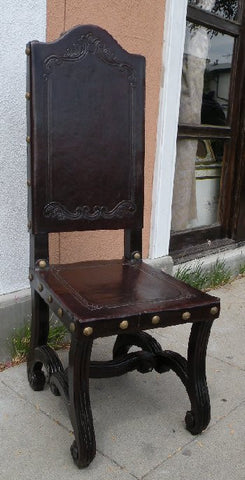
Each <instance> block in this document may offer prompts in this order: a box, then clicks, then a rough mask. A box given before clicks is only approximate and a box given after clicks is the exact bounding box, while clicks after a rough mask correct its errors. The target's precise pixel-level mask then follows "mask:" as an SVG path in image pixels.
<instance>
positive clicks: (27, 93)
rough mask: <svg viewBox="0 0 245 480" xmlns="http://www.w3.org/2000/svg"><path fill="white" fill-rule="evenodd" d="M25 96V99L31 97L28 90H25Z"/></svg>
mask: <svg viewBox="0 0 245 480" xmlns="http://www.w3.org/2000/svg"><path fill="white" fill-rule="evenodd" d="M25 97H26V100H30V98H31V94H30V92H26V94H25Z"/></svg>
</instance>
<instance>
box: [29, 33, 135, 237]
mask: <svg viewBox="0 0 245 480" xmlns="http://www.w3.org/2000/svg"><path fill="white" fill-rule="evenodd" d="M144 75H145V60H144V58H143V57H141V56H139V55H132V54H129V53H127V52H126V51H125V50H123V49H122V48H121V47H120V46H119V45H118V43H117V42H116V41H115V40H114V39H113V38H112V37H111V36H110V35H109V34H108V33H107V32H105V31H104V30H102V29H100V28H99V27H95V26H80V27H77V28H75V29H73V30H72V31H70V32H68V33H66V34H65V35H64V36H63V37H61V38H60V39H59V40H57V41H56V42H53V43H39V42H32V43H31V85H30V88H31V106H30V108H31V116H30V118H31V125H30V136H31V144H30V162H31V168H30V170H31V182H32V184H33V185H34V187H35V188H34V193H33V196H32V219H33V224H32V229H33V230H32V231H33V233H46V232H51V231H70V230H90V229H118V228H122V229H123V228H141V227H142V224H143V220H142V219H143V162H144Z"/></svg>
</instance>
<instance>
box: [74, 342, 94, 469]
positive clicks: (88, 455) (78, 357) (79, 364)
mask: <svg viewBox="0 0 245 480" xmlns="http://www.w3.org/2000/svg"><path fill="white" fill-rule="evenodd" d="M92 345H93V339H92V338H86V337H84V336H76V337H75V336H72V341H71V348H70V354H69V369H68V380H69V399H70V418H71V423H72V426H73V429H74V435H75V440H74V442H73V444H72V446H71V454H72V457H73V460H74V462H75V463H76V464H77V466H78V467H79V468H82V467H86V466H88V465H89V464H90V462H91V461H92V460H93V458H94V456H95V453H96V444H95V434H94V427H93V417H92V411H91V406H90V398H89V367H90V355H91V350H92Z"/></svg>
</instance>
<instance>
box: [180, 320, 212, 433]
mask: <svg viewBox="0 0 245 480" xmlns="http://www.w3.org/2000/svg"><path fill="white" fill-rule="evenodd" d="M212 323H213V320H209V321H208V322H201V323H199V324H198V327H197V326H196V325H195V324H193V325H192V328H191V334H190V339H189V345H188V357H187V376H188V380H187V384H186V389H187V392H188V395H189V398H190V402H191V411H189V412H187V414H186V418H185V421H186V427H187V429H188V430H189V431H190V432H191V433H192V434H193V435H197V434H198V433H201V432H202V430H204V429H205V428H206V427H207V426H208V424H209V422H210V401H209V393H208V387H207V382H206V350H207V344H208V339H209V335H210V329H211V327H212ZM197 365H198V369H197V368H196V366H197Z"/></svg>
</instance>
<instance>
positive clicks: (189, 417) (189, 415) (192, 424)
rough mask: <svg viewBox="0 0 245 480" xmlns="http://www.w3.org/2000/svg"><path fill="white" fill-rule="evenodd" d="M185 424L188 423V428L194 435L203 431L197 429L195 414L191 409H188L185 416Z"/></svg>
mask: <svg viewBox="0 0 245 480" xmlns="http://www.w3.org/2000/svg"><path fill="white" fill-rule="evenodd" d="M185 424H186V428H187V430H188V431H189V432H191V433H192V435H197V434H198V433H201V431H202V430H201V431H199V430H198V431H197V429H196V421H195V417H194V414H193V412H192V411H191V410H188V411H187V412H186V416H185Z"/></svg>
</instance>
